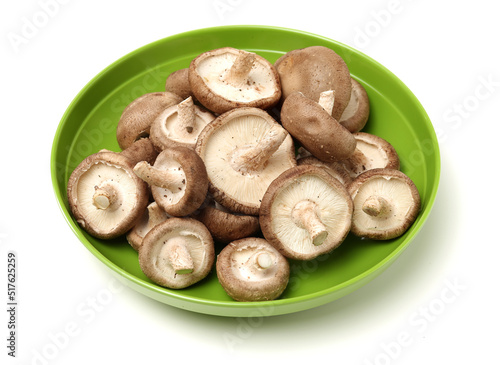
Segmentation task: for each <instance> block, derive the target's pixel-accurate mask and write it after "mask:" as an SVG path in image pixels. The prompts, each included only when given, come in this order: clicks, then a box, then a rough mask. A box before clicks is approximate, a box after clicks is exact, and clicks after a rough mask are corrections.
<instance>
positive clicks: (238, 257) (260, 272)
mask: <svg viewBox="0 0 500 365" xmlns="http://www.w3.org/2000/svg"><path fill="white" fill-rule="evenodd" d="M231 261H232V271H233V273H234V275H235V276H236V277H239V278H241V279H243V280H246V281H261V280H265V279H267V278H272V277H274V275H275V274H276V272H277V271H278V266H277V257H276V255H275V254H274V253H273V252H271V251H269V250H266V249H265V248H257V247H254V246H245V247H242V248H240V249H238V250H235V251H234V252H233V254H232V255H231Z"/></svg>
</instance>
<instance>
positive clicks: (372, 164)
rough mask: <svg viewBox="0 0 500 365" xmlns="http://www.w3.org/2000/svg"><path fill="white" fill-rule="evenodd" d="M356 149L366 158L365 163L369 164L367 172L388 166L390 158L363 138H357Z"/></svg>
mask: <svg viewBox="0 0 500 365" xmlns="http://www.w3.org/2000/svg"><path fill="white" fill-rule="evenodd" d="M356 149H358V150H359V151H360V152H361V153H362V154H363V155H364V156H365V157H366V161H365V162H366V163H367V164H368V166H365V168H366V170H370V169H373V168H376V167H386V166H387V163H388V160H389V158H388V157H387V154H386V153H385V151H384V150H383V149H382V148H380V147H379V146H378V145H376V144H374V143H370V142H369V141H368V140H365V139H363V138H362V137H356Z"/></svg>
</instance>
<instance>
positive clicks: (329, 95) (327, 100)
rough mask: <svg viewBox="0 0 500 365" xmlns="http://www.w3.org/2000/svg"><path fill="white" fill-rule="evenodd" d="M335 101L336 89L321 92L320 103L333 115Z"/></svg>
mask: <svg viewBox="0 0 500 365" xmlns="http://www.w3.org/2000/svg"><path fill="white" fill-rule="evenodd" d="M334 103H335V90H327V91H323V92H321V93H320V94H319V100H318V104H319V105H320V106H321V107H322V108H323V109H325V111H326V112H327V113H328V115H332V111H333V105H334Z"/></svg>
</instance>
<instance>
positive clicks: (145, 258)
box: [139, 218, 215, 289]
mask: <svg viewBox="0 0 500 365" xmlns="http://www.w3.org/2000/svg"><path fill="white" fill-rule="evenodd" d="M214 261H215V251H214V243H213V240H212V236H211V235H210V232H209V231H208V230H207V228H206V227H205V226H204V225H203V223H201V222H199V221H197V220H195V219H192V218H169V219H167V220H166V221H164V222H163V223H160V224H158V225H156V226H155V227H154V228H152V229H151V230H150V231H149V232H148V233H147V234H146V236H145V237H144V239H143V242H142V246H141V247H140V249H139V264H140V267H141V269H142V271H143V272H144V274H145V275H146V276H147V277H148V278H150V279H151V280H152V281H153V282H155V283H156V284H158V285H161V286H164V287H167V288H171V289H182V288H186V287H188V286H191V285H193V284H195V283H197V282H199V281H200V280H202V279H204V278H205V277H206V276H207V275H208V273H209V272H210V270H211V269H212V267H213V263H214Z"/></svg>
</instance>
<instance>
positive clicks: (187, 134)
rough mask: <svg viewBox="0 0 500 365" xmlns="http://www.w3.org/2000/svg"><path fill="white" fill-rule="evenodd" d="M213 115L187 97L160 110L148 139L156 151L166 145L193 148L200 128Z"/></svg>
mask: <svg viewBox="0 0 500 365" xmlns="http://www.w3.org/2000/svg"><path fill="white" fill-rule="evenodd" d="M214 119H215V116H214V115H213V114H212V113H210V112H209V111H207V110H205V109H202V108H200V107H199V106H197V105H195V104H194V103H193V98H192V97H188V98H187V99H185V100H184V101H182V102H181V103H179V104H176V105H172V106H171V107H169V108H167V109H165V110H164V111H162V112H161V113H160V114H159V115H158V117H156V119H155V120H154V121H153V123H152V124H151V131H150V139H151V141H152V142H153V144H154V146H155V148H156V149H157V150H158V151H162V150H164V149H165V148H168V147H174V146H184V147H189V148H194V145H195V144H196V141H197V140H198V135H199V134H200V132H201V130H202V129H203V128H204V127H205V126H206V125H207V124H208V123H210V122H211V121H212V120H214Z"/></svg>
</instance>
